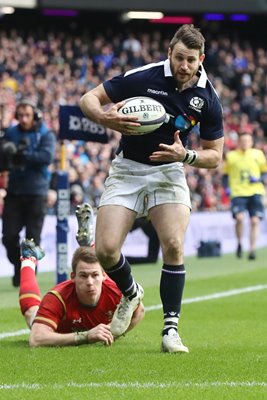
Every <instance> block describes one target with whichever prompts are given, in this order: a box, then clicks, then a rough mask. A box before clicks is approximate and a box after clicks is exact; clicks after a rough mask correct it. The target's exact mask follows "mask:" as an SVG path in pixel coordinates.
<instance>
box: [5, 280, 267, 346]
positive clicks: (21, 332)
mask: <svg viewBox="0 0 267 400" xmlns="http://www.w3.org/2000/svg"><path fill="white" fill-rule="evenodd" d="M265 289H267V285H256V286H248V287H245V288H241V289H232V290H228V291H226V292H218V293H213V294H208V295H205V296H198V297H191V298H189V299H185V300H184V301H183V302H182V304H191V303H200V302H201V301H207V300H216V299H221V298H223V297H230V296H236V295H239V294H243V293H249V292H258V291H260V290H265ZM161 308H162V305H161V304H157V305H154V306H149V307H145V311H146V312H148V311H154V310H159V309H161ZM27 333H29V329H20V330H19V331H14V332H3V333H0V340H2V339H5V338H8V337H15V336H21V335H25V334H27Z"/></svg>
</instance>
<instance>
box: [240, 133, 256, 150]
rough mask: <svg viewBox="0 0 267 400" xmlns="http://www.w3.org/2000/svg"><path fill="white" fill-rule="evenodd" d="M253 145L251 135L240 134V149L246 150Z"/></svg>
mask: <svg viewBox="0 0 267 400" xmlns="http://www.w3.org/2000/svg"><path fill="white" fill-rule="evenodd" d="M252 146H253V139H252V135H249V134H248V135H241V136H240V138H239V147H240V149H241V150H243V151H246V150H248V149H251V147H252Z"/></svg>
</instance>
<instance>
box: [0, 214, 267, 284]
mask: <svg viewBox="0 0 267 400" xmlns="http://www.w3.org/2000/svg"><path fill="white" fill-rule="evenodd" d="M68 222H69V231H68V262H69V265H70V260H71V256H72V254H73V251H74V250H75V249H76V248H77V242H76V239H75V234H76V232H77V220H76V217H75V216H74V215H71V216H70V217H69V221H68ZM248 223H249V220H248V218H246V220H245V231H244V241H243V247H244V250H246V249H247V248H248ZM56 224H57V220H56V216H52V215H48V216H46V218H45V223H44V227H43V232H42V247H43V248H44V249H45V252H46V256H45V258H44V259H43V260H41V261H40V262H39V265H38V271H40V272H44V271H55V282H56V263H57V260H56V256H57V254H56ZM114 229H115V228H114ZM0 232H2V220H1V219H0ZM22 237H24V236H23V234H22ZM1 239H2V237H1ZM201 240H204V241H208V240H219V241H220V243H221V252H222V255H223V254H225V253H231V252H234V251H235V249H236V238H235V234H234V221H233V219H232V215H231V213H230V212H229V211H222V212H199V213H198V212H197V213H193V214H192V215H191V219H190V224H189V227H188V230H187V234H186V238H185V257H186V256H194V255H195V256H196V255H197V248H198V246H199V243H200V241H201ZM147 242H148V241H147V236H146V235H145V234H144V233H143V231H142V230H141V229H136V230H134V231H133V232H130V233H129V234H128V236H127V239H126V242H125V243H124V246H123V253H124V254H125V255H128V256H137V255H138V256H145V255H146V254H147ZM257 245H258V247H264V246H266V245H267V219H266V217H265V219H264V220H263V221H262V222H261V226H260V235H259V239H258V244H257ZM0 260H1V261H0V276H12V275H13V266H12V265H11V264H10V263H9V261H8V259H7V257H6V251H5V248H4V246H3V244H2V241H1V242H0Z"/></svg>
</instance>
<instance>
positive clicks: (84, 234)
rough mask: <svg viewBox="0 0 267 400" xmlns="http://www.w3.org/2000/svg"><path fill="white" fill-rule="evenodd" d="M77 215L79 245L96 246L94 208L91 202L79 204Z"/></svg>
mask: <svg viewBox="0 0 267 400" xmlns="http://www.w3.org/2000/svg"><path fill="white" fill-rule="evenodd" d="M75 215H76V218H77V222H78V231H77V234H76V240H77V242H78V244H79V246H90V247H92V246H94V223H93V221H94V210H93V208H92V206H91V205H90V204H89V203H84V204H81V205H80V204H79V205H77V207H76V211H75Z"/></svg>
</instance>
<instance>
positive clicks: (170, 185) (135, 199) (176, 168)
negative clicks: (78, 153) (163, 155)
mask: <svg viewBox="0 0 267 400" xmlns="http://www.w3.org/2000/svg"><path fill="white" fill-rule="evenodd" d="M166 203H169V204H170V203H176V204H184V205H186V206H188V207H189V208H190V209H191V201H190V193H189V188H188V185H187V182H186V179H185V174H184V167H183V164H182V163H180V162H174V163H171V164H164V165H157V166H153V165H147V164H142V163H139V162H136V161H132V160H129V159H126V158H123V157H121V156H120V155H117V156H116V157H115V159H114V160H113V161H112V163H111V166H110V170H109V176H108V178H107V179H106V181H105V190H104V192H103V194H102V196H101V199H100V204H99V207H101V206H106V205H120V206H124V207H126V208H129V209H130V210H133V211H136V212H137V213H138V214H139V215H147V211H148V210H149V209H150V208H152V207H154V206H157V205H159V204H166Z"/></svg>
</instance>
